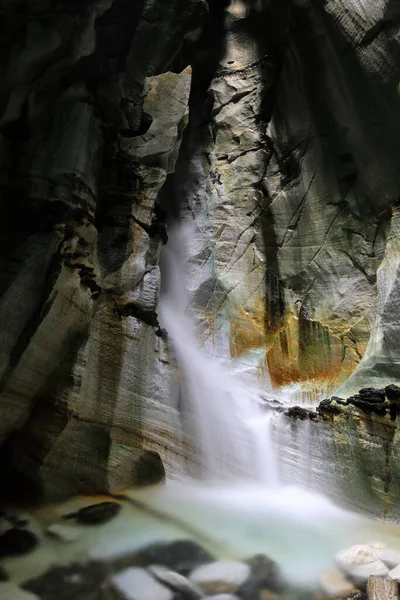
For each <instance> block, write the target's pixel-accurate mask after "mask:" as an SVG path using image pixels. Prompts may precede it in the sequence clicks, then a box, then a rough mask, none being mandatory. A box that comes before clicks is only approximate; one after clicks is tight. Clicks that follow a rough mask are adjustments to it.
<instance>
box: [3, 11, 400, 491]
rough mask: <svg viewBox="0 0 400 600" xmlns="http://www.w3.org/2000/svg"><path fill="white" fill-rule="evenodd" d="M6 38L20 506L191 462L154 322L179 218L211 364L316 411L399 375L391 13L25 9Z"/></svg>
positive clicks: (12, 388)
mask: <svg viewBox="0 0 400 600" xmlns="http://www.w3.org/2000/svg"><path fill="white" fill-rule="evenodd" d="M0 23H1V25H0V27H1V40H2V41H1V48H0V65H1V73H2V78H1V84H0V157H1V158H0V190H1V199H0V210H1V220H0V254H1V260H0V290H1V292H0V293H1V298H0V325H1V332H2V344H1V351H0V373H1V384H0V411H1V414H2V420H1V424H0V444H1V450H0V465H1V469H2V471H3V473H4V474H5V475H6V476H7V479H8V480H9V481H10V491H11V492H12V493H13V495H15V496H16V497H18V496H21V495H22V496H24V497H29V498H34V497H38V498H39V497H42V496H43V495H46V496H47V497H54V496H57V495H64V494H68V493H73V492H79V491H88V490H91V491H93V490H95V491H107V490H110V489H115V488H117V487H120V486H122V485H124V484H126V483H129V482H131V481H132V479H134V478H135V464H136V462H137V459H138V457H139V456H140V455H141V452H142V450H154V451H157V452H159V453H160V454H161V456H162V458H163V461H164V463H165V465H166V468H167V470H168V471H174V472H182V471H183V470H184V465H185V460H186V458H187V454H188V452H189V450H190V448H188V447H187V443H185V441H184V440H183V439H182V434H181V428H180V419H179V380H178V378H177V374H176V370H175V367H174V364H173V360H171V357H170V354H169V352H168V344H167V339H166V335H165V333H166V332H165V331H163V330H162V328H161V327H160V324H159V322H158V315H157V306H158V301H159V294H160V269H159V254H160V248H161V246H162V244H165V243H167V238H168V233H167V228H166V221H167V214H169V215H170V216H171V215H173V214H176V212H177V211H178V210H180V212H181V216H182V218H183V219H184V221H186V222H188V223H190V224H191V226H192V235H191V244H190V246H189V248H188V253H189V256H188V261H187V268H188V276H189V287H190V289H191V293H192V301H193V305H192V310H193V314H194V318H195V321H196V326H197V331H198V336H199V339H200V340H201V342H202V344H203V345H204V346H205V347H206V349H207V350H208V351H209V352H212V353H214V354H216V355H217V356H219V357H221V358H224V359H225V361H226V362H227V363H228V364H229V365H230V366H231V367H232V368H234V369H235V370H240V371H243V373H245V374H246V375H247V376H248V377H249V378H250V379H251V380H252V381H256V382H257V383H258V385H262V386H263V387H265V388H268V389H273V390H278V391H279V390H283V391H284V393H288V392H294V395H295V397H299V396H300V397H301V398H302V399H312V398H314V397H316V396H321V395H322V394H324V393H326V394H328V393H331V392H333V391H334V390H335V389H337V388H338V387H339V386H341V385H343V387H342V389H341V395H342V396H346V395H349V394H350V393H353V391H355V390H358V389H359V388H361V387H365V386H369V385H374V386H376V387H381V386H383V385H387V384H390V383H395V382H396V381H398V380H400V373H398V368H399V367H398V365H399V350H398V346H397V342H396V339H397V334H398V331H399V313H398V311H397V306H396V304H397V298H398V291H400V290H398V288H399V277H398V271H399V264H400V262H399V258H400V254H399V242H398V235H397V231H398V210H399V209H398V201H399V187H400V170H399V169H398V159H397V143H398V137H399V136H398V133H399V131H400V112H399V107H398V104H399V101H400V100H399V96H398V89H397V86H398V69H397V64H398V60H399V44H398V39H399V24H400V7H398V5H397V3H396V2H395V1H393V0H379V1H374V2H372V0H253V1H251V0H208V1H206V0H137V1H135V2H130V1H127V0H91V1H90V0H85V1H82V0H81V1H79V2H71V0H69V1H68V2H67V1H64V0H53V1H51V0H18V1H15V0H14V1H4V2H3V3H2V5H1V8H0ZM363 355H364V358H362V357H363ZM353 371H354V372H353ZM352 373H353V374H352ZM349 376H350V377H349ZM296 395H297V396H296Z"/></svg>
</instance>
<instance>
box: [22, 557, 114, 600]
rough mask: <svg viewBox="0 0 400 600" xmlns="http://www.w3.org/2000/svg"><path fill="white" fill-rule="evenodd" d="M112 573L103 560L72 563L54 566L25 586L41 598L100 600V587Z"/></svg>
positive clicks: (47, 599)
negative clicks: (64, 565)
mask: <svg viewBox="0 0 400 600" xmlns="http://www.w3.org/2000/svg"><path fill="white" fill-rule="evenodd" d="M110 574H111V572H110V568H109V567H108V566H107V565H106V564H105V563H103V562H101V561H93V562H90V563H87V564H84V565H81V564H72V565H69V566H68V567H54V568H52V569H50V570H49V571H47V572H46V573H44V574H43V575H40V576H39V577H36V578H35V579H31V580H29V581H28V582H27V583H26V584H24V586H23V588H24V590H27V591H29V592H33V593H34V594H37V595H38V596H39V597H40V599H41V600H55V599H57V600H71V599H73V600H99V590H100V587H101V585H102V583H103V582H104V581H105V580H106V578H107V577H108V576H109V575H110Z"/></svg>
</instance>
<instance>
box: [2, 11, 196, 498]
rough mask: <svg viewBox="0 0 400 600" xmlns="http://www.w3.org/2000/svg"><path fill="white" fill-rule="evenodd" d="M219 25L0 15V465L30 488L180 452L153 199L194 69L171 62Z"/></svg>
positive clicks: (73, 486) (74, 485) (65, 488)
mask: <svg viewBox="0 0 400 600" xmlns="http://www.w3.org/2000/svg"><path fill="white" fill-rule="evenodd" d="M206 15H207V5H206V3H205V2H204V1H202V0H193V1H190V2H187V1H176V2H170V1H169V0H168V1H166V2H162V1H161V2H160V1H158V2H155V3H151V2H150V3H149V2H125V1H124V0H115V1H112V0H106V1H103V0H101V1H93V2H74V3H72V4H71V2H69V1H68V2H62V1H59V2H47V1H44V2H41V1H31V2H17V3H16V2H10V3H6V4H5V5H4V4H3V8H2V9H1V18H0V21H1V24H2V25H1V26H2V32H1V38H2V48H1V51H2V55H1V61H2V62H1V66H2V84H1V90H0V98H1V102H0V106H1V125H0V130H1V137H0V143H1V156H2V163H1V172H0V177H1V179H0V181H1V213H2V215H1V233H0V244H1V254H2V258H1V264H0V270H1V275H0V280H1V291H2V297H1V303H0V323H1V330H2V345H1V353H0V359H1V367H0V369H1V377H2V380H1V397H0V410H1V414H2V420H1V426H0V441H1V444H2V450H1V463H2V469H3V470H4V471H5V473H6V474H7V476H8V478H9V480H10V485H11V483H13V488H14V489H15V490H16V491H17V492H18V490H19V489H21V490H22V491H23V494H24V495H25V494H26V490H27V489H29V490H30V492H31V493H32V494H33V495H34V496H35V495H40V494H41V493H43V492H44V493H45V494H47V495H54V494H64V493H70V492H73V491H77V490H82V491H83V490H88V489H96V490H98V491H101V490H103V491H105V490H107V489H112V488H116V487H118V486H120V485H122V484H124V483H125V482H127V481H130V480H131V479H132V476H133V469H134V465H135V462H136V459H137V456H138V453H139V449H140V448H142V447H145V448H146V449H149V450H162V453H163V457H164V460H165V461H166V463H167V464H169V466H171V463H173V462H174V461H175V462H176V461H177V460H179V444H178V443H177V434H175V432H176V431H179V429H178V426H177V409H176V403H177V394H176V393H174V389H175V388H176V384H175V383H174V380H173V379H171V369H170V367H169V365H168V361H167V358H166V344H165V340H164V338H163V332H162V331H161V330H160V327H159V323H158V318H157V312H156V309H157V303H158V296H159V287H160V273H159V266H158V255H159V250H160V246H161V244H162V243H165V242H166V239H167V235H166V229H165V223H164V214H163V211H162V210H161V209H159V210H158V209H157V208H155V200H156V198H157V194H158V192H159V190H160V188H161V187H162V185H163V184H164V182H165V179H166V177H167V175H168V173H170V172H171V171H172V170H173V168H174V164H175V161H176V157H177V154H178V150H179V145H180V142H181V138H182V131H183V129H184V127H185V125H186V122H187V119H188V99H189V92H190V83H191V70H190V67H187V68H186V69H183V70H182V72H180V73H176V74H175V73H171V72H167V71H168V65H169V63H170V62H171V60H172V59H173V57H174V56H175V54H176V53H177V52H178V51H179V49H180V47H181V46H182V44H183V42H184V39H185V37H190V36H194V37H195V36H196V35H197V34H196V31H197V29H198V28H199V27H201V24H202V22H203V20H204V19H205V17H206ZM135 449H136V451H135ZM177 457H178V458H177ZM28 474H29V475H28ZM43 485H44V486H45V489H41V488H42V486H43Z"/></svg>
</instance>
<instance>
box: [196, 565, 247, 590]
mask: <svg viewBox="0 0 400 600" xmlns="http://www.w3.org/2000/svg"><path fill="white" fill-rule="evenodd" d="M250 573H251V569H250V567H249V566H248V565H246V564H245V563H239V562H233V561H218V562H215V563H210V564H208V565H203V566H201V567H198V568H197V569H195V570H194V571H192V573H190V576H189V579H190V581H191V582H192V583H194V584H196V585H198V586H199V587H200V588H201V589H202V590H203V591H204V592H205V593H206V594H209V595H210V594H222V593H227V594H231V593H233V594H234V593H235V592H236V591H237V590H238V589H239V587H240V586H241V585H242V584H243V583H244V582H245V581H246V579H247V578H248V577H249V575H250Z"/></svg>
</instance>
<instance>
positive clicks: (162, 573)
mask: <svg viewBox="0 0 400 600" xmlns="http://www.w3.org/2000/svg"><path fill="white" fill-rule="evenodd" d="M148 570H149V571H150V573H151V574H152V575H153V577H155V578H156V579H157V580H158V581H160V583H162V584H164V585H166V586H167V587H169V588H170V589H172V590H173V591H174V592H176V593H180V594H182V595H183V596H184V597H185V598H187V599H188V600H199V598H202V597H203V596H204V594H203V592H202V590H201V589H200V588H199V587H198V586H196V585H195V584H194V583H192V582H190V581H189V580H188V579H186V577H184V576H183V575H181V574H180V573H176V572H175V571H171V570H170V569H167V568H165V567H161V566H159V565H150V566H149V567H148Z"/></svg>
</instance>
